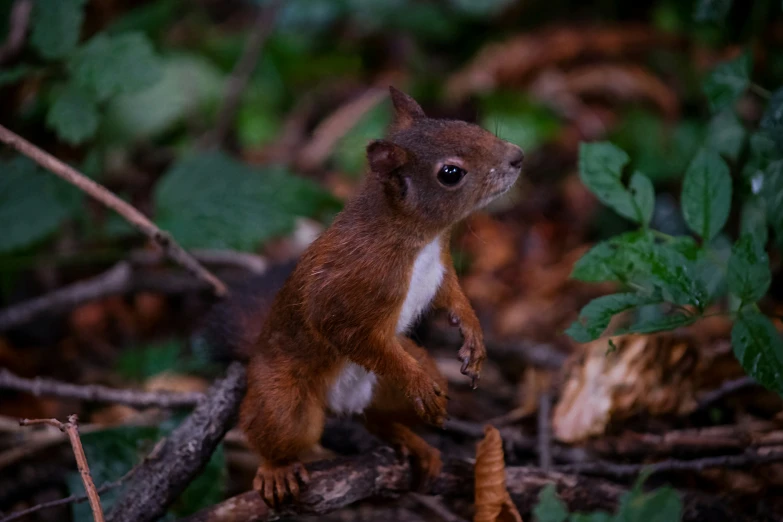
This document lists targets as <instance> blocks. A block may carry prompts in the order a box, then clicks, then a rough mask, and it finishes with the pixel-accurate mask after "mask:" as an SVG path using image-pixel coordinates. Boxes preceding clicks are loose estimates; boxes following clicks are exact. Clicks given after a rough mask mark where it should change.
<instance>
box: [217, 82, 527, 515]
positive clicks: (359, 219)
mask: <svg viewBox="0 0 783 522" xmlns="http://www.w3.org/2000/svg"><path fill="white" fill-rule="evenodd" d="M390 94H391V100H392V104H393V107H394V118H393V121H392V123H391V126H390V128H389V130H388V132H387V135H386V137H385V139H378V140H374V141H372V142H370V143H369V144H368V146H367V148H366V153H367V160H368V163H369V173H368V175H367V176H366V178H365V180H364V182H363V185H362V187H361V188H360V190H359V191H358V193H357V194H356V195H355V196H354V197H353V198H352V199H351V200H350V201H349V202H348V203H347V204H346V205H345V207H344V209H343V210H342V212H340V213H339V214H338V215H337V216H336V217H335V218H334V220H333V222H332V224H331V225H330V226H329V227H328V228H327V229H326V230H325V231H324V232H323V233H322V234H321V235H320V236H319V237H318V238H317V239H316V240H315V241H314V242H313V243H312V244H311V245H310V246H309V247H308V249H307V250H306V251H305V252H304V253H303V254H302V256H301V258H300V259H299V261H298V263H297V264H296V266H295V267H294V268H293V271H292V272H291V273H290V275H289V276H288V277H287V279H285V282H284V283H283V284H282V286H281V287H279V289H278V288H277V287H275V288H274V290H275V291H276V295H274V298H273V299H271V306H269V307H266V306H260V304H264V303H265V304H268V301H269V298H267V297H265V298H263V299H259V300H257V302H256V301H254V300H253V299H252V296H251V298H247V297H242V298H241V299H237V300H236V301H235V303H234V304H233V305H232V304H231V303H228V305H226V306H223V310H222V314H221V315H222V316H223V317H228V316H229V315H231V314H232V313H233V312H231V310H232V306H233V309H236V310H237V313H236V314H235V315H236V317H233V318H232V319H231V321H229V322H231V323H232V324H235V325H236V326H237V327H238V328H239V331H238V332H228V331H227V330H229V329H230V328H226V327H225V326H224V327H223V328H222V330H221V331H219V332H218V337H220V335H223V336H224V337H230V338H225V339H222V342H224V343H225V344H230V345H233V346H232V348H233V349H234V350H235V351H236V352H237V353H239V354H241V355H242V356H243V358H244V359H245V360H246V361H247V365H248V368H247V392H246V395H245V397H244V399H243V401H242V404H241V406H240V413H239V425H240V428H241V429H242V431H243V432H244V434H245V435H246V437H247V441H248V443H249V445H250V447H251V448H252V449H253V450H254V451H255V452H256V453H257V454H258V455H259V456H260V457H261V459H262V460H261V464H260V466H259V468H258V471H257V473H256V476H255V479H254V481H253V488H254V489H255V490H257V491H258V492H259V493H260V494H261V496H262V497H263V499H264V501H265V502H266V503H267V504H268V505H269V506H271V507H275V506H279V505H280V504H281V503H282V502H285V501H292V500H295V499H296V498H297V497H298V496H299V493H300V486H301V487H304V486H305V485H306V484H307V482H308V481H309V476H308V473H307V470H306V469H305V467H304V465H303V464H302V459H303V458H304V456H305V455H306V454H307V453H308V451H309V450H311V449H312V448H314V447H316V446H317V444H318V442H319V441H320V438H321V434H322V431H323V426H324V422H325V416H326V415H327V413H332V414H337V415H340V414H342V415H346V414H364V421H365V425H366V426H367V428H368V430H369V431H370V432H372V433H373V434H375V435H377V436H379V437H380V438H381V439H384V440H386V441H387V442H389V443H391V444H393V445H395V446H396V447H398V448H399V449H401V450H402V451H403V453H404V454H407V455H411V456H412V457H414V462H415V464H416V469H417V470H418V471H419V473H420V476H421V477H422V478H421V480H420V485H421V484H427V483H428V481H429V480H431V479H433V478H434V477H435V476H437V475H438V474H439V472H440V469H441V459H440V453H439V452H438V450H436V449H434V448H432V447H431V446H429V445H428V444H427V443H426V442H425V441H424V440H423V439H421V438H420V437H419V436H418V435H416V434H415V433H414V432H413V431H412V429H411V428H412V427H415V426H417V425H419V424H420V423H422V422H425V423H429V424H433V425H436V426H442V425H443V422H444V420H445V417H446V403H447V396H446V392H447V386H446V380H445V379H444V378H443V376H442V375H441V374H440V373H439V371H438V369H437V366H436V365H435V362H434V361H433V359H431V358H430V357H429V355H428V354H427V352H426V351H425V350H424V349H423V348H422V347H420V346H418V345H417V344H416V343H415V342H414V341H413V340H411V339H410V338H409V337H407V336H406V333H407V332H408V329H409V328H410V327H411V326H412V324H413V322H414V321H416V320H417V319H418V318H419V317H420V316H421V315H422V314H423V313H424V312H426V311H427V310H429V309H431V308H434V309H445V310H446V311H447V312H448V314H449V322H450V324H451V325H453V326H459V328H460V331H461V334H462V337H463V344H462V347H461V348H460V349H459V352H458V357H459V359H460V360H461V361H462V368H461V371H462V373H463V374H464V375H467V376H468V377H469V378H470V379H471V382H472V386H473V388H475V387H476V382H477V380H478V378H479V375H480V372H481V367H482V363H483V361H484V360H485V358H486V351H485V348H484V341H483V336H482V331H481V326H480V324H479V321H478V318H477V317H476V314H475V312H474V311H473V309H472V307H471V305H470V303H469V302H468V299H467V297H465V294H464V293H463V292H462V289H461V288H460V286H459V282H458V279H457V275H456V272H455V270H454V265H453V262H452V259H451V254H450V251H449V239H450V228H451V227H452V225H454V224H455V223H456V222H458V221H460V220H462V219H463V218H465V217H467V216H468V215H469V214H470V213H472V212H473V211H474V210H477V209H479V208H480V207H483V206H485V205H486V204H488V203H489V202H490V201H492V200H493V199H495V198H496V197H498V196H499V195H501V194H503V193H504V192H506V191H507V190H508V189H509V188H510V187H511V186H512V185H513V184H514V182H515V181H516V180H517V178H518V176H519V173H520V170H521V166H522V161H523V158H524V154H523V152H522V150H521V149H520V148H519V147H518V146H516V145H514V144H511V143H509V142H507V141H504V140H501V139H499V138H497V137H496V136H495V135H494V134H492V133H490V132H488V131H486V130H484V129H482V128H481V127H479V126H477V125H473V124H470V123H467V122H463V121H456V120H443V119H433V118H428V117H427V116H425V114H424V111H423V110H422V108H421V107H420V106H419V104H418V103H417V102H416V101H415V100H414V99H413V98H411V97H410V96H408V95H407V94H404V93H403V92H401V91H399V90H397V89H395V88H394V87H390ZM267 290H268V289H267ZM267 294H269V292H268V291H267ZM232 328H233V326H232ZM221 332H222V333H221ZM213 337H214V336H213ZM218 342H221V340H220V339H218Z"/></svg>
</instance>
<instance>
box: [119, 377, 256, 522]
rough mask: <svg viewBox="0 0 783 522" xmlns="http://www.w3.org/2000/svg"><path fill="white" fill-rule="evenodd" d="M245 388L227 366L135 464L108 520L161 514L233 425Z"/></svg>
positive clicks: (136, 520) (141, 520) (139, 521)
mask: <svg viewBox="0 0 783 522" xmlns="http://www.w3.org/2000/svg"><path fill="white" fill-rule="evenodd" d="M244 392H245V368H244V366H243V365H242V364H241V363H233V364H231V365H230V366H229V368H228V371H227V372H226V376H225V377H223V378H222V379H220V380H218V381H216V382H215V383H214V384H213V385H212V387H211V388H210V389H209V391H208V392H207V393H206V396H205V398H204V400H202V401H201V402H199V404H198V406H196V408H195V409H194V410H193V412H192V413H191V414H190V416H189V417H188V418H187V419H185V421H184V422H182V424H180V425H179V426H178V427H177V428H176V429H175V430H174V431H173V432H172V433H171V435H170V436H169V437H167V438H166V439H165V440H164V442H163V443H162V444H161V445H160V448H159V449H157V450H156V451H157V455H159V457H158V458H149V459H147V460H146V461H145V462H144V463H143V464H142V465H140V466H139V468H138V470H137V471H136V473H134V475H133V477H132V478H131V479H130V481H129V483H128V485H127V487H126V489H125V491H124V492H123V495H122V496H121V497H120V498H118V499H117V501H116V502H115V504H114V506H113V507H112V509H111V511H110V512H109V513H108V517H107V518H108V520H109V522H145V521H153V520H157V519H158V518H159V517H161V516H163V515H164V513H165V512H166V509H167V507H168V506H169V505H170V504H171V503H172V502H174V501H175V500H176V499H177V498H178V497H179V495H180V494H181V493H182V491H183V490H184V489H185V488H186V487H187V485H188V484H189V483H190V482H191V481H192V480H193V478H195V476H196V475H198V473H199V472H200V471H201V470H202V469H203V468H204V466H205V465H206V463H207V461H209V458H210V457H211V456H212V452H213V451H214V450H215V448H216V447H217V445H218V444H219V443H220V441H221V440H222V438H223V436H224V435H225V434H226V432H227V431H228V429H229V428H230V427H231V424H232V423H233V421H234V419H235V417H236V414H237V411H238V409H239V402H240V400H241V399H242V396H243V395H244Z"/></svg>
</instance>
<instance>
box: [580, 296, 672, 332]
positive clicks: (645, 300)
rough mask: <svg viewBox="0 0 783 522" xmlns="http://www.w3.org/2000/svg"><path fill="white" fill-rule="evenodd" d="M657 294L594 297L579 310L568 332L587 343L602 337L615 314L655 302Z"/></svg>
mask: <svg viewBox="0 0 783 522" xmlns="http://www.w3.org/2000/svg"><path fill="white" fill-rule="evenodd" d="M657 301H658V299H657V298H656V297H655V296H646V295H642V294H632V293H624V294H611V295H604V296H601V297H598V298H596V299H593V300H592V301H590V302H589V303H587V304H586V305H585V306H584V307H583V308H582V310H581V311H580V312H579V318H578V319H577V320H576V321H574V323H573V324H572V325H571V326H570V327H569V328H568V330H566V333H567V334H568V335H569V336H570V337H571V338H572V339H573V340H574V341H576V342H578V343H587V342H590V341H594V340H596V339H598V338H599V337H601V334H603V333H604V330H606V328H607V327H608V326H609V322H610V321H611V319H612V317H613V316H614V315H615V314H618V313H620V312H624V311H626V310H630V309H632V308H636V307H637V306H642V305H648V304H653V303H655V302H657Z"/></svg>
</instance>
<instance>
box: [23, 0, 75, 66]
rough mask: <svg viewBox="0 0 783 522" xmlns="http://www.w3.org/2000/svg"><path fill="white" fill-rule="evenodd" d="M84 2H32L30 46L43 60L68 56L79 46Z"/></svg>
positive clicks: (55, 0) (44, 0)
mask: <svg viewBox="0 0 783 522" xmlns="http://www.w3.org/2000/svg"><path fill="white" fill-rule="evenodd" d="M85 2H86V0H36V1H35V3H34V4H33V15H32V21H31V25H32V28H31V34H30V43H32V45H33V47H35V48H36V49H37V50H38V53H39V54H40V55H41V56H42V57H44V58H46V59H47V60H54V59H57V58H62V57H64V56H67V55H68V54H70V53H71V52H72V51H73V50H74V49H75V48H76V44H77V43H79V35H80V33H81V29H82V22H83V21H84V4H85Z"/></svg>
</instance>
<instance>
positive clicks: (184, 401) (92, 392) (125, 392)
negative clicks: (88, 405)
mask: <svg viewBox="0 0 783 522" xmlns="http://www.w3.org/2000/svg"><path fill="white" fill-rule="evenodd" d="M0 389H6V390H16V391H22V392H26V393H30V394H32V395H35V396H36V397H40V396H54V397H64V398H68V399H79V400H82V401H88V402H113V403H116V404H124V405H126V406H133V407H136V408H150V407H157V408H189V407H193V406H195V405H196V404H197V403H198V402H199V401H200V400H202V399H203V398H204V394H202V393H198V392H165V391H156V392H148V391H143V390H130V389H117V388H109V387H108V386H101V385H97V384H86V385H79V384H70V383H67V382H62V381H56V380H53V379H46V378H43V377H36V378H34V379H25V378H24V377H19V376H18V375H14V374H13V373H11V372H10V371H8V370H6V369H4V368H2V369H0Z"/></svg>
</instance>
